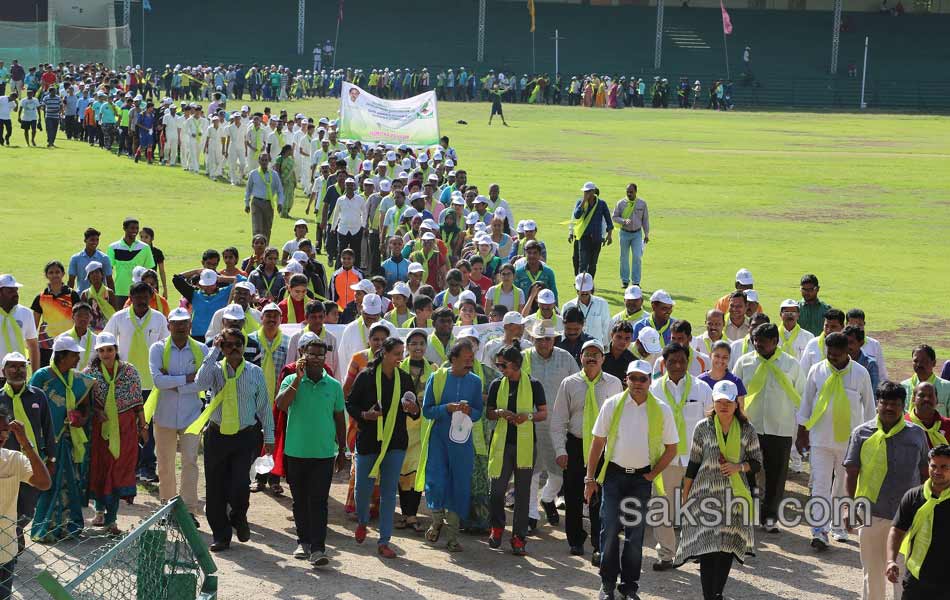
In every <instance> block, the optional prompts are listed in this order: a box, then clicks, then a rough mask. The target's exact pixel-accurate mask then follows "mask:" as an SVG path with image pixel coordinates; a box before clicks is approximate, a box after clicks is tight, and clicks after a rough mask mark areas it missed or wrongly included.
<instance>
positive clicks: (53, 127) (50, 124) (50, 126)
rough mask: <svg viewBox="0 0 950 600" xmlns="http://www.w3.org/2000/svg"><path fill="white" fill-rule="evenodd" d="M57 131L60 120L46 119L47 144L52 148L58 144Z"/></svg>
mask: <svg viewBox="0 0 950 600" xmlns="http://www.w3.org/2000/svg"><path fill="white" fill-rule="evenodd" d="M57 131H59V119H58V118H56V119H54V118H52V117H46V143H47V144H49V145H50V146H52V145H53V144H55V143H56V132H57Z"/></svg>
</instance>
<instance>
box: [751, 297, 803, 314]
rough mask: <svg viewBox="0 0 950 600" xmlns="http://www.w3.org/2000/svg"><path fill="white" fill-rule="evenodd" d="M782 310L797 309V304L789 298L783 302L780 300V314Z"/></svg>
mask: <svg viewBox="0 0 950 600" xmlns="http://www.w3.org/2000/svg"><path fill="white" fill-rule="evenodd" d="M747 297H748V296H747ZM783 308H798V302H795V301H794V300H792V299H791V298H786V299H785V300H782V303H781V304H780V305H779V307H778V309H779V312H781V310H782V309H783Z"/></svg>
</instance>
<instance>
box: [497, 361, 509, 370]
mask: <svg viewBox="0 0 950 600" xmlns="http://www.w3.org/2000/svg"><path fill="white" fill-rule="evenodd" d="M495 368H496V369H498V370H499V371H504V370H505V369H507V368H508V363H506V362H496V363H495Z"/></svg>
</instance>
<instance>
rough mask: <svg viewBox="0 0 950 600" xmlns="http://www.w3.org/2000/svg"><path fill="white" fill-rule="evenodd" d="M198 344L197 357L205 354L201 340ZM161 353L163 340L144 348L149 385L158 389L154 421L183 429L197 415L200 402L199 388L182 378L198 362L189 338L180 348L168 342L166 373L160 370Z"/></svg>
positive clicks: (163, 351)
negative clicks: (146, 353)
mask: <svg viewBox="0 0 950 600" xmlns="http://www.w3.org/2000/svg"><path fill="white" fill-rule="evenodd" d="M198 347H199V348H200V349H201V356H202V357H204V356H207V354H208V347H207V346H205V345H204V344H202V343H198ZM164 356H165V341H164V340H162V341H161V342H156V343H154V344H152V347H151V348H149V350H148V364H149V368H150V369H151V373H152V381H153V385H154V386H155V389H159V390H161V395H160V396H159V399H158V406H157V407H156V408H155V417H154V418H155V424H156V425H160V426H162V427H166V428H168V429H186V428H187V427H188V426H189V425H191V424H192V423H193V422H194V420H195V419H197V418H198V415H200V414H201V409H202V402H201V398H199V397H198V392H199V391H200V390H199V389H198V386H197V384H195V382H194V381H192V382H191V383H188V382H187V381H186V378H187V376H188V375H189V374H191V373H197V372H198V368H199V367H200V366H201V361H199V362H198V363H197V364H196V363H195V356H194V353H193V352H192V351H191V340H189V341H188V342H187V343H186V344H185V347H184V348H179V347H178V346H176V345H175V343H174V342H172V344H171V352H169V356H168V373H167V374H164V373H162V368H163V367H164V361H163V358H164Z"/></svg>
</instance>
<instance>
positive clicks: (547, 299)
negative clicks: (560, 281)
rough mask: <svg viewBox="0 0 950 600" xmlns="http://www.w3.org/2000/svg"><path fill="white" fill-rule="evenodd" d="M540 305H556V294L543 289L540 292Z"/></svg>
mask: <svg viewBox="0 0 950 600" xmlns="http://www.w3.org/2000/svg"><path fill="white" fill-rule="evenodd" d="M538 303H540V304H556V303H557V298H555V297H554V292H552V291H551V290H549V289H543V290H541V291H540V292H538Z"/></svg>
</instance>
